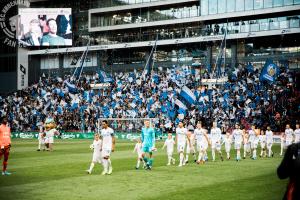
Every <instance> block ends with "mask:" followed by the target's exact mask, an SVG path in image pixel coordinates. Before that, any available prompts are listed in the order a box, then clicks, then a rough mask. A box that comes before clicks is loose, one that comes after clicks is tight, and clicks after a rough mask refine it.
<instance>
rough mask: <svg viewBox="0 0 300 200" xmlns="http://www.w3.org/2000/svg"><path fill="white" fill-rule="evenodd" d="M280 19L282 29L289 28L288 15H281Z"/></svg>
mask: <svg viewBox="0 0 300 200" xmlns="http://www.w3.org/2000/svg"><path fill="white" fill-rule="evenodd" d="M278 21H279V25H280V28H281V29H283V28H288V26H289V25H288V20H287V18H286V17H279V18H278Z"/></svg>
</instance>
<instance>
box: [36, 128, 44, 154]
mask: <svg viewBox="0 0 300 200" xmlns="http://www.w3.org/2000/svg"><path fill="white" fill-rule="evenodd" d="M38 141H39V145H38V149H37V151H41V148H42V147H43V151H45V150H46V149H45V148H46V146H45V137H44V127H43V124H41V125H40V127H39V135H38Z"/></svg>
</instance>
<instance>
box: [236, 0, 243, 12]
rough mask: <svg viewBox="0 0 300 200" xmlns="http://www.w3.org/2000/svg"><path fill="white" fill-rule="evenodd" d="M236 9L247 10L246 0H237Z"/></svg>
mask: <svg viewBox="0 0 300 200" xmlns="http://www.w3.org/2000/svg"><path fill="white" fill-rule="evenodd" d="M235 10H236V11H244V10H245V1H244V0H236V9H235Z"/></svg>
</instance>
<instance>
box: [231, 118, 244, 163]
mask: <svg viewBox="0 0 300 200" xmlns="http://www.w3.org/2000/svg"><path fill="white" fill-rule="evenodd" d="M232 137H233V142H234V148H235V150H236V161H240V160H241V147H242V143H243V131H242V130H241V129H240V126H239V125H238V124H236V125H235V129H234V130H233V132H232Z"/></svg>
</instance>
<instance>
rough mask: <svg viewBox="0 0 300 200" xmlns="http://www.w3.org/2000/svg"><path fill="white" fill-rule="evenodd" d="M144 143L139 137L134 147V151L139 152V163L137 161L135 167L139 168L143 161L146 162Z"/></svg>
mask: <svg viewBox="0 0 300 200" xmlns="http://www.w3.org/2000/svg"><path fill="white" fill-rule="evenodd" d="M142 147H143V144H142V142H141V139H140V138H138V139H137V143H136V144H135V146H134V149H133V153H134V152H136V153H137V163H136V166H135V169H139V168H140V164H141V162H143V163H144V160H143V149H142ZM144 166H145V163H144Z"/></svg>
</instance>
